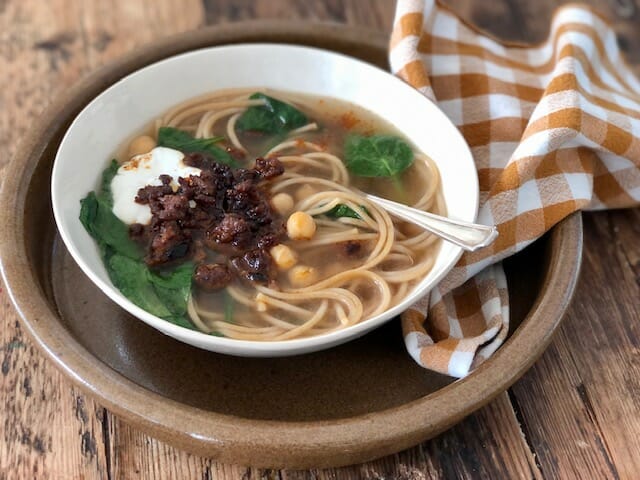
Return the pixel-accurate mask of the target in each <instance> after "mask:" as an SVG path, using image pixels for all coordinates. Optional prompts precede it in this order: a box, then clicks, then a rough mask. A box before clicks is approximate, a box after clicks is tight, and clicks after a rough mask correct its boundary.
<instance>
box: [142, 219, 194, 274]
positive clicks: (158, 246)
mask: <svg viewBox="0 0 640 480" xmlns="http://www.w3.org/2000/svg"><path fill="white" fill-rule="evenodd" d="M188 250H189V238H188V236H187V235H185V233H184V232H183V231H182V229H181V228H180V226H179V225H178V222H176V221H175V220H172V221H169V222H163V223H161V224H160V225H159V226H158V229H157V231H156V232H155V233H154V234H153V236H152V237H151V241H150V242H149V249H148V251H147V256H146V257H145V261H146V262H147V263H148V264H149V265H162V264H163V263H167V262H170V261H171V260H176V259H178V258H182V257H184V256H185V255H186V254H187V251H188Z"/></svg>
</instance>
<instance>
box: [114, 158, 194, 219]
mask: <svg viewBox="0 0 640 480" xmlns="http://www.w3.org/2000/svg"><path fill="white" fill-rule="evenodd" d="M200 172H201V170H200V169H199V168H194V167H189V166H187V165H185V164H184V154H183V153H182V152H179V151H178V150H174V149H172V148H166V147H156V148H154V149H153V150H151V151H150V152H149V153H144V154H142V155H136V156H135V157H133V158H132V159H131V160H129V161H128V162H125V163H123V164H122V166H121V167H120V168H119V169H118V173H117V174H116V176H115V177H113V180H112V181H111V192H112V194H113V213H114V214H115V216H116V217H118V218H119V219H120V220H122V221H123V222H124V223H126V224H129V225H131V224H132V223H141V224H143V225H147V224H148V223H149V222H151V209H150V208H149V205H141V204H139V203H136V200H135V198H136V196H137V195H138V190H140V189H141V188H143V187H146V186H147V185H162V182H161V181H160V175H170V176H171V178H172V179H173V180H172V181H171V186H172V187H173V189H174V190H176V189H177V188H178V183H177V180H178V177H188V176H191V175H200Z"/></svg>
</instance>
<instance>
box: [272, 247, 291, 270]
mask: <svg viewBox="0 0 640 480" xmlns="http://www.w3.org/2000/svg"><path fill="white" fill-rule="evenodd" d="M269 253H270V254H271V258H273V261H274V262H276V266H277V267H278V269H279V270H289V269H290V268H291V267H293V266H294V265H295V264H296V263H298V255H297V254H296V252H294V251H293V250H292V249H291V248H289V247H287V246H286V245H282V244H280V245H276V246H275V247H273V248H272V249H271V250H269Z"/></svg>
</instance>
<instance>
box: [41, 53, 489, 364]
mask: <svg viewBox="0 0 640 480" xmlns="http://www.w3.org/2000/svg"><path fill="white" fill-rule="evenodd" d="M242 87H256V88H260V87H266V88H273V89H279V90H288V91H294V92H300V93H308V94H313V95H320V96H328V97H335V98H338V99H342V100H346V101H349V102H352V103H355V104H357V105H361V106H363V107H365V108H367V109H368V110H370V111H371V112H373V113H375V114H377V115H379V116H380V117H382V118H384V119H386V120H387V121H389V122H390V123H392V124H393V125H395V126H396V127H397V128H398V129H399V130H400V131H401V132H403V133H404V135H406V136H407V137H408V138H409V139H410V140H411V141H412V142H413V143H414V144H415V145H416V146H417V147H418V148H419V149H420V150H422V151H423V152H424V153H426V154H427V155H429V156H430V157H431V158H432V159H433V160H434V161H435V162H436V164H437V165H438V168H439V169H440V174H441V176H442V188H443V193H444V198H445V202H446V205H447V210H448V214H449V216H450V217H452V218H456V219H460V220H467V221H474V220H475V218H476V214H477V208H478V195H479V192H478V178H477V174H476V169H475V166H474V163H473V159H472V156H471V153H470V151H469V148H468V147H467V144H466V143H465V141H464V139H463V138H462V136H461V135H460V133H459V132H458V130H457V129H456V128H455V127H454V125H453V124H452V123H451V122H450V121H449V119H448V118H447V117H446V116H445V115H444V114H443V113H442V112H441V111H440V110H439V109H438V108H437V107H436V106H435V105H434V104H433V103H432V102H431V101H429V100H428V99H427V98H425V97H424V96H422V95H421V94H420V93H419V92H417V91H416V90H414V89H413V88H412V87H410V86H409V85H407V84H406V83H404V82H403V81H401V80H399V79H398V78H396V77H394V76H392V75H390V74H389V73H387V72H385V71H383V70H380V69H379V68H376V67H373V66H371V65H369V64H367V63H364V62H361V61H359V60H355V59H353V58H350V57H347V56H344V55H340V54H336V53H332V52H328V51H324V50H319V49H315V48H308V47H299V46H293V45H282V44H242V45H230V46H224V47H213V48H207V49H202V50H196V51H193V52H189V53H185V54H182V55H177V56H175V57H170V58H167V59H165V60H162V61H160V62H157V63H154V64H152V65H149V66H148V67H145V68H143V69H141V70H138V71H136V72H134V73H132V74H131V75H129V76H127V77H125V78H123V79H122V80H120V81H119V82H117V83H116V84H114V85H113V86H111V87H109V88H108V89H107V90H105V91H104V92H102V93H101V94H100V95H98V96H97V97H96V98H95V99H94V100H93V101H92V102H91V103H89V105H87V106H86V107H85V108H84V109H83V110H82V112H80V114H79V115H78V116H77V117H76V119H75V120H74V122H73V123H72V124H71V126H70V127H69V130H68V131H67V133H66V135H65V136H64V139H63V140H62V143H61V144H60V148H59V150H58V153H57V155H56V159H55V163H54V166H53V174H52V180H51V195H52V200H53V213H54V216H55V219H56V222H57V225H58V229H59V231H60V235H61V236H62V239H63V241H64V243H65V245H66V246H67V248H68V249H69V252H70V253H71V255H72V256H73V258H74V259H75V261H76V262H77V263H78V265H79V266H80V268H82V270H83V271H84V273H85V274H86V275H87V276H88V277H89V278H90V279H91V280H92V281H93V282H94V283H95V284H96V285H97V286H98V287H99V288H100V289H101V290H102V291H103V292H104V293H105V294H106V295H108V296H109V297H110V298H111V299H112V300H113V301H114V302H116V303H117V304H118V305H120V306H121V307H122V308H124V309H125V310H127V311H128V312H129V313H131V314H133V315H135V316H136V317H138V318H139V319H141V320H142V321H144V322H145V323H147V324H149V325H151V326H152V327H154V328H156V329H158V330H160V331H161V332H163V333H165V334H167V335H170V336H171V337H174V338H176V339H177V340H180V341H182V342H185V343H188V344H191V345H194V346H196V347H200V348H204V349H206V350H211V351H215V352H220V353H226V354H232V355H242V356H255V357H270V356H286V355H295V354H299V353H306V352H313V351H317V350H322V349H325V348H328V347H332V346H334V345H338V344H340V343H344V342H346V341H348V340H351V339H353V338H356V337H358V336H360V335H363V334H364V333H366V332H368V331H369V330H371V329H373V328H376V327H378V326H380V325H382V324H383V323H384V322H386V321H388V320H390V319H391V318H393V317H394V316H396V315H398V314H399V313H401V312H402V311H403V310H405V309H406V308H407V307H409V306H410V305H411V304H412V303H414V302H415V301H417V300H418V299H419V298H420V297H422V296H423V295H425V294H426V293H427V292H428V291H429V290H430V289H431V288H433V287H434V286H435V285H436V284H437V283H438V281H440V279H442V278H443V277H444V275H445V274H446V273H447V272H448V271H449V270H450V269H451V268H452V267H453V265H454V264H455V262H456V261H457V260H458V258H459V257H460V255H461V254H462V251H461V249H460V248H459V247H456V246H454V245H451V244H449V243H446V242H445V243H444V244H443V246H442V248H441V250H440V253H439V254H438V257H437V259H436V261H435V265H434V267H433V269H432V270H431V271H430V272H429V274H428V275H427V276H426V277H425V278H424V279H423V280H422V281H421V282H420V283H419V284H418V285H417V286H416V287H415V288H414V289H413V290H412V291H411V292H410V294H409V295H408V296H407V297H406V299H405V300H404V301H403V302H401V303H400V304H399V305H396V306H395V307H393V308H391V309H389V310H387V311H385V312H384V313H382V314H380V315H378V316H376V317H373V318H371V319H369V320H366V321H363V322H361V323H359V324H356V325H354V326H351V327H348V328H345V329H343V330H338V331H335V332H332V333H328V334H324V335H319V336H315V337H310V338H302V339H294V340H286V341H277V342H257V341H245V340H233V339H229V338H224V337H216V336H211V335H207V334H205V333H201V332H197V331H193V330H189V329H187V328H183V327H179V326H177V325H174V324H172V323H170V322H168V321H166V320H162V319H160V318H158V317H155V316H154V315H151V314H150V313H148V312H146V311H145V310H143V309H142V308H140V307H138V306H136V305H134V304H133V303H132V302H131V301H130V300H128V299H127V298H126V297H124V296H123V295H122V294H121V293H120V291H119V290H118V289H117V288H115V287H114V286H113V284H112V283H111V280H110V279H109V276H108V274H107V271H106V269H105V267H104V265H103V263H102V260H101V258H100V255H99V252H98V248H97V245H96V243H95V242H94V240H93V239H92V238H91V237H90V236H89V234H88V233H87V232H86V231H85V229H84V228H83V226H82V225H81V223H80V221H79V219H78V216H79V213H80V199H81V198H84V197H85V196H86V194H87V193H88V192H89V191H91V190H95V189H96V188H97V187H98V184H99V178H100V176H101V173H102V171H103V170H104V168H105V167H106V166H107V163H108V161H109V159H110V158H111V155H113V152H114V151H115V150H116V148H117V147H118V146H119V145H121V144H122V143H123V142H124V141H125V140H126V139H127V138H130V137H131V135H132V134H133V133H135V132H137V131H139V130H140V129H141V128H143V127H144V126H145V125H147V124H148V122H149V121H151V120H152V119H154V118H156V117H157V116H159V115H160V114H162V113H163V112H165V111H166V110H168V109H169V108H171V107H172V106H174V105H176V104H177V103H180V102H182V101H184V100H187V99H189V98H192V97H195V96H198V95H201V94H204V93H207V92H212V91H215V90H219V89H226V88H242Z"/></svg>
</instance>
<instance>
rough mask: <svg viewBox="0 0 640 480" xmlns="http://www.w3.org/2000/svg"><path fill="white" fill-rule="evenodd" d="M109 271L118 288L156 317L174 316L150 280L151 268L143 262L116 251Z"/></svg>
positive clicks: (109, 265)
mask: <svg viewBox="0 0 640 480" xmlns="http://www.w3.org/2000/svg"><path fill="white" fill-rule="evenodd" d="M107 271H108V272H109V277H110V278H111V281H112V282H113V284H114V285H115V286H116V287H117V288H118V290H120V291H121V292H122V294H123V295H124V296H125V297H127V298H128V299H129V300H131V301H132V302H133V303H135V304H136V305H137V306H139V307H140V308H143V309H145V310H146V311H147V312H149V313H150V314H152V315H155V316H156V317H160V318H167V317H171V316H172V314H173V312H171V310H169V309H168V308H167V307H166V305H165V304H164V302H163V301H162V300H161V299H160V297H159V296H158V294H157V293H156V290H155V288H154V285H153V284H152V283H151V282H150V281H149V269H148V267H147V266H146V265H145V264H144V263H143V262H141V261H138V260H133V259H131V258H129V257H125V256H124V255H120V254H117V253H116V254H115V255H113V256H112V257H111V258H110V259H109V261H108V262H107Z"/></svg>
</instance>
